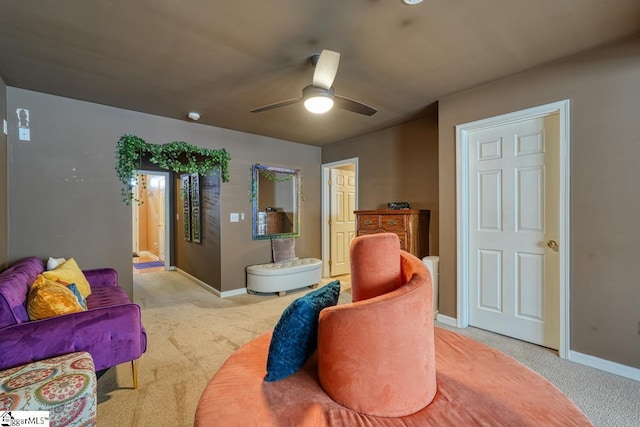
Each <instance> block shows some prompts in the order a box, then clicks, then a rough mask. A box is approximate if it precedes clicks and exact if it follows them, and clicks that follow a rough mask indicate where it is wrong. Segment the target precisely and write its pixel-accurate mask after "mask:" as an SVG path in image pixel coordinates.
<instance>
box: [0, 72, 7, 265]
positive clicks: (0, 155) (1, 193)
mask: <svg viewBox="0 0 640 427" xmlns="http://www.w3.org/2000/svg"><path fill="white" fill-rule="evenodd" d="M6 100H7V86H6V85H5V84H4V81H3V80H2V78H1V77H0V269H3V268H4V267H6V266H7V262H8V254H7V251H8V243H7V242H8V235H7V230H8V229H7V227H8V225H7V215H8V209H7V136H6V135H5V134H4V132H3V128H2V120H4V119H6V118H7V103H6Z"/></svg>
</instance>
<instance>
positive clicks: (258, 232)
mask: <svg viewBox="0 0 640 427" xmlns="http://www.w3.org/2000/svg"><path fill="white" fill-rule="evenodd" d="M300 184H301V182H300V171H299V170H298V169H284V168H278V167H273V166H264V165H253V167H252V185H251V189H252V199H253V239H254V240H260V239H277V238H285V237H300Z"/></svg>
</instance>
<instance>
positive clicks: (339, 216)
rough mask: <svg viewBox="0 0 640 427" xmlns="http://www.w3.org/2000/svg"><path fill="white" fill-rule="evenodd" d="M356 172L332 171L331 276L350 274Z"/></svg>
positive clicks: (353, 234) (354, 227) (354, 224)
mask: <svg viewBox="0 0 640 427" xmlns="http://www.w3.org/2000/svg"><path fill="white" fill-rule="evenodd" d="M355 175H356V174H355V172H353V171H349V170H342V169H331V185H330V189H331V190H330V194H331V198H330V200H331V201H330V204H331V209H330V210H331V217H330V221H331V222H330V228H331V238H330V240H331V258H330V259H331V264H330V265H331V273H330V274H331V276H339V275H342V274H349V271H350V269H349V247H350V245H351V240H353V238H354V237H355V235H356V222H355V214H354V213H353V212H354V210H355V202H356V198H355V191H356V190H355V189H356V183H355V179H356V178H355Z"/></svg>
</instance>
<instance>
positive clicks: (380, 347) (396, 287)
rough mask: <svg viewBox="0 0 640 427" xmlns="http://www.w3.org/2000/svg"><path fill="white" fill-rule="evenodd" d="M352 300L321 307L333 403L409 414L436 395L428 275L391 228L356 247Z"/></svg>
mask: <svg viewBox="0 0 640 427" xmlns="http://www.w3.org/2000/svg"><path fill="white" fill-rule="evenodd" d="M351 286H352V293H353V300H354V302H353V303H351V304H342V305H338V306H335V307H329V308H326V309H324V310H323V311H322V312H321V313H320V318H319V323H318V377H319V380H320V384H321V385H322V388H323V389H324V390H325V391H326V392H327V394H328V395H329V396H330V397H331V398H332V399H333V400H335V401H336V402H338V403H340V404H341V405H343V406H346V407H347V408H350V409H353V410H354V411H356V412H359V413H361V414H368V415H374V416H380V417H400V416H405V415H410V414H412V413H414V412H417V411H419V410H420V409H422V408H424V407H425V406H427V405H428V404H429V403H430V402H431V401H432V400H433V398H434V396H435V394H436V389H437V387H436V364H435V350H434V337H433V304H432V295H433V294H432V290H431V275H430V274H429V271H428V270H427V268H426V266H425V265H424V264H423V263H422V262H421V261H420V260H419V259H418V258H416V257H414V256H413V255H411V254H409V253H407V252H404V251H401V250H400V241H399V240H398V236H397V235H395V234H390V233H383V234H371V235H365V236H361V237H358V238H356V239H355V240H354V241H353V242H352V245H351Z"/></svg>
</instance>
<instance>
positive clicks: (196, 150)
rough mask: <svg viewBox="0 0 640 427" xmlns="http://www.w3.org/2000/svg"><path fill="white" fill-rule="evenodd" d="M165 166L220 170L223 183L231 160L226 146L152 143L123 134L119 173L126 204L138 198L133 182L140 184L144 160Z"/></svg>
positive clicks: (200, 171) (180, 169) (186, 170)
mask: <svg viewBox="0 0 640 427" xmlns="http://www.w3.org/2000/svg"><path fill="white" fill-rule="evenodd" d="M144 158H146V159H148V160H149V161H150V162H151V163H153V164H156V165H158V166H160V167H161V168H163V169H168V170H172V171H174V172H178V173H198V174H201V175H205V174H207V173H209V172H211V171H212V170H214V169H219V170H220V174H221V177H222V181H223V182H229V160H231V156H230V155H229V153H227V151H226V150H225V149H221V150H212V149H208V148H201V147H196V146H195V145H191V144H188V143H186V142H183V141H173V142H170V143H168V144H164V145H158V144H149V143H147V142H145V141H144V140H143V139H142V138H140V137H138V136H135V135H132V134H124V135H122V136H121V137H120V139H119V140H118V145H117V148H116V174H117V175H118V180H120V182H121V183H122V184H123V188H122V190H121V194H122V197H123V202H125V203H126V204H127V205H128V204H130V203H131V201H132V200H134V201H136V202H137V203H140V201H139V200H137V199H135V195H134V193H133V191H132V184H135V183H137V177H136V175H135V173H134V172H135V171H136V170H137V169H141V167H142V159H144Z"/></svg>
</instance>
